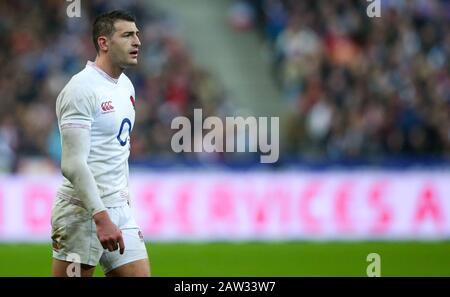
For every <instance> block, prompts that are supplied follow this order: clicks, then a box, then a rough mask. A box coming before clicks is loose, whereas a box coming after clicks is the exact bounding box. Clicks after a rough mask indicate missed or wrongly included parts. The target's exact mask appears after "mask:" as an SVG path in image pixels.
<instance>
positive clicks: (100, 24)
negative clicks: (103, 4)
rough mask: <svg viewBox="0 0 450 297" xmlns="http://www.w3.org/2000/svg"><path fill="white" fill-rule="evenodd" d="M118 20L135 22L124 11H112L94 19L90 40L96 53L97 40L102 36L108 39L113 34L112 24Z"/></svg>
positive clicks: (97, 49)
mask: <svg viewBox="0 0 450 297" xmlns="http://www.w3.org/2000/svg"><path fill="white" fill-rule="evenodd" d="M119 20H122V21H128V22H136V18H135V17H134V16H133V15H131V14H130V13H129V12H127V11H124V10H113V11H110V12H107V13H103V14H101V15H99V16H97V17H96V18H95V21H94V25H93V29H92V39H93V41H94V46H95V50H96V51H97V53H98V52H99V50H100V48H99V46H98V42H97V40H98V38H99V37H100V36H102V35H103V36H108V37H109V36H111V35H112V34H113V33H114V23H115V22H116V21H119Z"/></svg>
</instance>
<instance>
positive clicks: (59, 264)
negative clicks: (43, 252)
mask: <svg viewBox="0 0 450 297" xmlns="http://www.w3.org/2000/svg"><path fill="white" fill-rule="evenodd" d="M69 266H70V267H69ZM94 271H95V266H90V265H86V264H78V263H72V262H67V261H62V260H58V259H53V263H52V275H53V276H54V277H74V276H81V277H91V276H92V275H94Z"/></svg>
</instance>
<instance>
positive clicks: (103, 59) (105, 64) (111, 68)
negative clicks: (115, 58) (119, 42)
mask: <svg viewBox="0 0 450 297" xmlns="http://www.w3.org/2000/svg"><path fill="white" fill-rule="evenodd" d="M95 65H96V66H97V67H98V68H100V69H101V70H103V71H104V72H105V73H106V74H108V75H109V76H110V77H112V78H114V79H118V78H119V76H120V75H121V74H122V72H123V69H122V68H120V67H119V66H117V65H113V63H111V62H110V60H109V59H108V58H107V56H105V55H101V56H100V55H97V57H96V58H95Z"/></svg>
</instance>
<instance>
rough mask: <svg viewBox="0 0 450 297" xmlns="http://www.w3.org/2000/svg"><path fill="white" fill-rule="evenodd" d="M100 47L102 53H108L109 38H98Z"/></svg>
mask: <svg viewBox="0 0 450 297" xmlns="http://www.w3.org/2000/svg"><path fill="white" fill-rule="evenodd" d="M97 43H98V47H99V49H100V50H101V51H105V52H106V51H108V47H109V44H108V38H107V37H106V36H99V37H98V38H97Z"/></svg>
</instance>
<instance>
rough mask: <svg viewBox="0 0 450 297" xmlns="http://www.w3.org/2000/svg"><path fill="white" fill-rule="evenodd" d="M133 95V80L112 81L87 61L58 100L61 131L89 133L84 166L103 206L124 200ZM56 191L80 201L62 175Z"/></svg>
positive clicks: (132, 122)
mask: <svg viewBox="0 0 450 297" xmlns="http://www.w3.org/2000/svg"><path fill="white" fill-rule="evenodd" d="M134 98H135V92H134V87H133V84H132V83H131V81H130V79H129V78H128V77H127V76H126V75H125V74H124V73H122V74H121V75H120V77H119V78H118V79H113V78H111V77H110V76H109V75H108V74H106V73H105V72H104V71H102V70H101V69H100V68H98V67H97V66H96V65H95V63H94V62H91V61H88V62H87V65H86V67H85V68H84V69H83V70H82V71H81V72H79V73H78V74H76V75H74V76H73V77H72V79H71V80H70V81H69V82H68V83H67V85H66V86H65V87H64V89H63V90H62V91H61V93H60V94H59V95H58V98H57V101H56V115H57V118H58V125H59V129H60V131H61V130H62V129H64V128H65V127H69V126H72V127H77V128H85V129H89V130H90V132H91V147H90V152H89V156H88V160H87V164H88V167H89V169H90V170H91V172H92V174H93V176H94V179H95V181H96V184H97V187H98V191H99V194H100V197H101V199H102V201H103V203H104V205H105V206H106V207H115V206H120V205H123V204H124V203H126V202H127V200H128V196H129V190H128V175H129V173H128V157H129V155H130V134H131V130H132V128H133V125H134V117H135V111H134V100H135V99H134ZM58 195H59V196H64V197H65V198H67V197H69V198H72V199H76V200H81V199H79V198H78V197H77V195H76V193H75V190H74V188H73V185H72V184H71V182H70V181H69V180H68V179H66V178H64V182H63V184H62V186H61V187H60V189H59V191H58Z"/></svg>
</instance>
